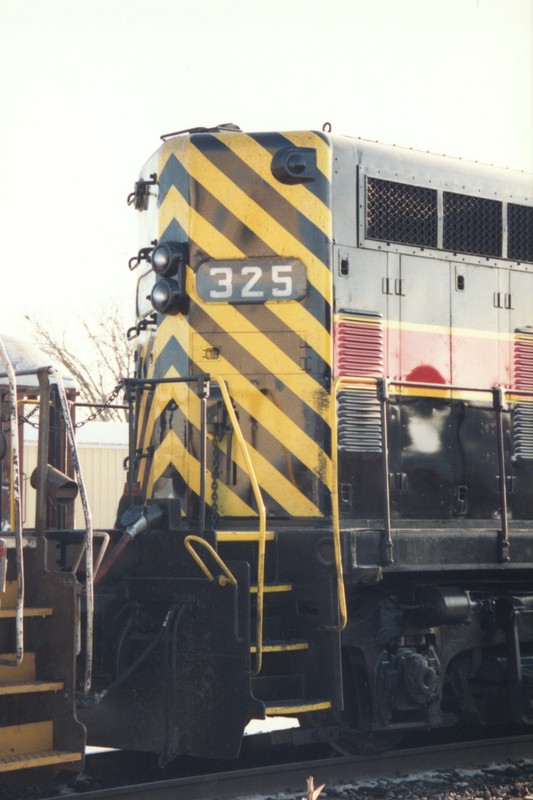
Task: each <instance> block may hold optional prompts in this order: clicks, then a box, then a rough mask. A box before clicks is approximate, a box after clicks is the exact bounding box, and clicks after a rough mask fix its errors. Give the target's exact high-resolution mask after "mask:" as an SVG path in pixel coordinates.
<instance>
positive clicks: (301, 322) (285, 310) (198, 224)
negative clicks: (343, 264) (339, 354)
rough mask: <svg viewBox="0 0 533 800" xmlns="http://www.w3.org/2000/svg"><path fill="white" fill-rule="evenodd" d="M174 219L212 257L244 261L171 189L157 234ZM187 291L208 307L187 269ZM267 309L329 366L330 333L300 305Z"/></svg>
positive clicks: (270, 305) (269, 304)
mask: <svg viewBox="0 0 533 800" xmlns="http://www.w3.org/2000/svg"><path fill="white" fill-rule="evenodd" d="M174 219H176V220H177V221H178V222H179V224H180V225H181V227H182V228H183V229H184V230H185V231H187V233H188V235H189V236H190V238H191V239H192V240H193V241H194V242H196V243H197V244H198V246H199V247H201V248H202V250H204V251H205V252H206V253H208V254H209V255H210V256H211V258H247V256H246V254H245V253H244V252H243V251H242V250H240V249H239V248H238V247H236V245H234V244H233V243H232V242H231V241H230V240H229V239H228V238H227V237H226V236H224V234H223V233H220V231H219V230H218V229H217V228H215V227H214V226H213V225H211V224H210V223H209V222H207V221H206V220H205V219H204V218H203V217H201V216H200V215H199V214H198V213H197V212H196V211H194V209H192V208H191V207H190V206H189V205H188V204H187V202H186V201H185V200H184V199H183V197H182V196H181V194H180V193H179V192H178V190H177V189H176V188H175V187H171V188H170V189H169V191H168V192H167V195H166V197H165V200H164V201H163V204H162V205H161V208H160V212H159V231H160V235H161V234H162V233H163V232H164V231H165V230H166V229H167V227H168V226H169V225H170V223H171V222H172V221H173V220H174ZM280 255H281V253H280ZM291 255H295V254H291ZM328 274H329V271H328ZM187 291H188V294H189V295H190V296H191V297H193V298H194V299H195V301H196V302H197V303H198V304H199V305H202V307H204V308H207V304H205V305H204V304H203V303H202V301H201V300H200V298H199V297H198V295H197V293H196V286H195V279H194V272H193V271H192V269H190V268H189V269H188V270H187ZM211 305H212V304H210V307H211ZM266 306H267V308H268V309H269V310H270V311H271V312H272V313H273V314H275V315H276V316H277V317H278V318H279V319H280V320H281V321H282V322H283V323H284V324H285V325H287V326H288V327H289V328H294V327H295V326H298V327H299V328H300V330H304V331H306V332H307V341H308V342H309V344H310V346H311V347H312V348H313V350H315V352H317V353H318V355H319V356H320V357H321V358H322V359H323V360H324V361H325V363H326V364H327V365H328V366H329V365H331V361H332V356H331V348H332V344H331V336H330V333H329V331H328V330H327V329H326V328H325V327H324V325H323V324H322V323H321V322H320V321H319V320H317V319H316V318H315V317H314V316H313V315H312V314H311V313H310V312H309V311H308V310H307V309H306V308H305V307H304V306H303V304H302V303H300V302H295V301H289V302H281V303H280V302H274V301H270V302H267V303H266Z"/></svg>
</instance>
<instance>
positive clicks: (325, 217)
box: [214, 133, 331, 239]
mask: <svg viewBox="0 0 533 800" xmlns="http://www.w3.org/2000/svg"><path fill="white" fill-rule="evenodd" d="M214 136H215V138H217V139H219V140H220V141H221V142H222V143H223V144H224V145H225V146H226V147H227V148H228V149H230V150H231V151H232V152H233V153H235V155H236V156H238V157H239V158H240V159H241V161H244V163H245V164H247V165H248V166H249V167H250V169H252V170H253V171H254V172H256V173H257V175H259V177H260V178H261V179H262V180H263V181H265V183H267V184H268V185H269V186H271V187H272V188H273V189H275V190H276V192H277V193H278V194H279V195H281V197H283V198H284V199H285V200H287V202H288V203H290V204H291V205H292V206H294V207H295V208H296V209H297V210H298V211H299V212H300V213H301V214H303V215H304V216H306V217H307V218H308V219H309V220H310V221H311V222H312V223H313V224H314V225H316V227H317V228H319V229H320V230H321V231H322V233H324V234H325V235H326V236H327V237H328V238H329V239H331V211H330V209H329V207H328V206H327V205H325V204H324V203H323V202H322V200H320V198H318V197H316V195H314V194H313V193H312V192H310V191H309V189H308V188H307V187H306V186H305V185H303V184H292V185H288V184H285V183H281V182H280V181H278V180H277V179H276V178H275V177H274V176H273V174H272V169H271V165H272V154H271V153H269V151H268V150H267V149H266V148H265V147H263V145H261V144H259V142H257V141H256V140H255V139H253V138H252V137H251V136H248V135H247V134H244V133H239V134H236V135H232V136H228V135H227V134H220V133H218V134H214ZM328 153H329V148H328Z"/></svg>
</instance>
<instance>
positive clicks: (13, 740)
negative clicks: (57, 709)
mask: <svg viewBox="0 0 533 800" xmlns="http://www.w3.org/2000/svg"><path fill="white" fill-rule="evenodd" d="M53 741H54V726H53V722H52V721H51V720H47V721H45V722H31V723H27V724H25V725H9V726H4V727H2V728H0V773H2V772H13V771H15V770H20V769H27V768H29V767H46V766H52V765H54V764H75V763H77V762H81V760H82V756H81V754H80V753H79V752H73V751H70V750H55V749H54V747H53Z"/></svg>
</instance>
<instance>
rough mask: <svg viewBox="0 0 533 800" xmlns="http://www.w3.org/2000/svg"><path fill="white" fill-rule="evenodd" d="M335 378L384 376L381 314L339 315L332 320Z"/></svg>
mask: <svg viewBox="0 0 533 800" xmlns="http://www.w3.org/2000/svg"><path fill="white" fill-rule="evenodd" d="M334 342H335V347H334V349H335V353H334V364H335V367H334V370H335V376H336V377H340V376H342V377H361V378H377V377H380V376H381V375H383V323H382V320H381V318H380V317H378V316H370V315H368V316H367V315H363V314H361V315H357V316H354V317H352V318H348V317H341V318H340V319H339V321H338V322H336V323H335V335H334Z"/></svg>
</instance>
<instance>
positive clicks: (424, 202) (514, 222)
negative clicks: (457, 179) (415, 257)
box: [366, 178, 533, 262]
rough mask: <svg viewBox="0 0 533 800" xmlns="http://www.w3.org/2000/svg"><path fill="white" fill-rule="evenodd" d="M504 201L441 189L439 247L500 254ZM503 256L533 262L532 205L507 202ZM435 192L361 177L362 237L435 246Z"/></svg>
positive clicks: (471, 252) (437, 221)
mask: <svg viewBox="0 0 533 800" xmlns="http://www.w3.org/2000/svg"><path fill="white" fill-rule="evenodd" d="M502 209H503V204H502V203H501V202H500V201H499V200H489V199H487V198H484V197H474V196H472V195H466V194H457V193H455V192H443V220H442V248H443V249H444V250H451V251H452V252H454V253H469V254H471V255H477V256H487V257H490V256H492V257H494V258H502V257H503V218H502ZM507 223H508V242H507V258H510V259H512V260H513V261H529V262H533V208H532V207H531V206H521V205H517V204H516V203H508V204H507ZM438 228H439V215H438V193H437V190H436V189H428V188H425V187H422V186H412V185H411V184H407V183H399V182H397V181H386V180H382V179H380V178H367V179H366V238H367V239H376V240H379V241H383V242H387V243H395V244H407V245H416V246H418V247H431V248H435V249H438V248H439V240H438Z"/></svg>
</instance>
